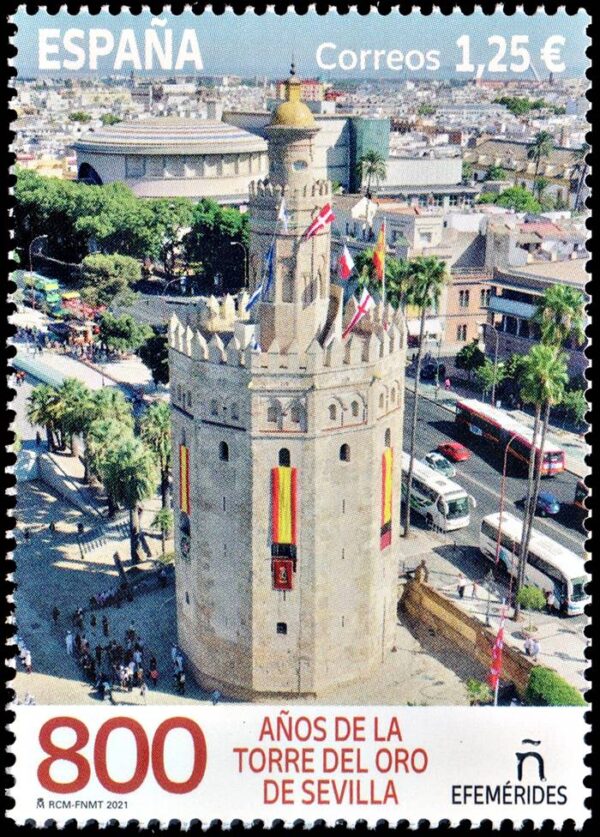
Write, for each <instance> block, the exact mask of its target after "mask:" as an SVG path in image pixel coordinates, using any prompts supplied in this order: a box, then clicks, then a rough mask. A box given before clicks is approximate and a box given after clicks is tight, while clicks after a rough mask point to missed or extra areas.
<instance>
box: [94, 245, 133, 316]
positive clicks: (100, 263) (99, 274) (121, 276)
mask: <svg viewBox="0 0 600 837" xmlns="http://www.w3.org/2000/svg"><path fill="white" fill-rule="evenodd" d="M141 278H142V269H141V267H140V263H139V262H138V261H137V259H133V258H131V256H118V255H112V256H104V255H102V254H101V253H95V254H94V255H93V256H86V257H85V258H84V260H83V278H82V282H83V286H82V288H81V295H82V297H83V298H84V300H85V301H86V302H88V303H90V305H110V304H112V303H115V302H117V303H119V304H125V305H126V304H128V302H129V301H130V297H131V292H132V290H133V287H134V285H135V284H136V283H137V282H139V281H140V279H141Z"/></svg>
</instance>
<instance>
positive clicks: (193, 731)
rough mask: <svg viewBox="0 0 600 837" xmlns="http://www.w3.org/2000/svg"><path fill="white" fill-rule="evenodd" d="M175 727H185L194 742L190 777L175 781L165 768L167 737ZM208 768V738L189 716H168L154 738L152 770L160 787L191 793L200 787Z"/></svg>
mask: <svg viewBox="0 0 600 837" xmlns="http://www.w3.org/2000/svg"><path fill="white" fill-rule="evenodd" d="M173 729H185V730H187V731H188V732H189V734H190V735H191V736H192V741H193V743H194V766H193V768H192V772H191V774H190V777H189V779H186V781H185V782H173V781H171V779H169V777H168V776H167V773H166V770H165V738H166V737H167V735H168V734H169V733H170V732H171V730H173ZM205 770H206V739H205V738H204V733H203V732H202V730H201V729H200V727H199V726H198V724H196V723H195V722H194V721H191V720H190V719H189V718H168V719H167V720H166V721H163V722H162V724H161V725H160V726H159V727H158V729H157V730H156V733H155V735H154V739H153V740H152V771H153V773H154V776H155V778H156V781H157V782H158V784H159V785H160V787H161V788H162V789H163V790H165V791H167V792H168V793H189V792H190V791H193V790H194V789H195V788H197V787H198V785H199V784H200V782H201V781H202V779H203V777H204V771H205Z"/></svg>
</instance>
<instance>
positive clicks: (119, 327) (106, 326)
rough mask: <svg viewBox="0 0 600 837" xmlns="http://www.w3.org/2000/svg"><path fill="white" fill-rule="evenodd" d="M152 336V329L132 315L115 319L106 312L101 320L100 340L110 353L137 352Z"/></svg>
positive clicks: (123, 315)
mask: <svg viewBox="0 0 600 837" xmlns="http://www.w3.org/2000/svg"><path fill="white" fill-rule="evenodd" d="M151 336H152V328H151V327H150V326H149V325H146V324H145V323H139V322H138V321H137V320H135V319H134V318H133V317H132V316H131V315H130V314H122V315H121V316H120V317H115V315H114V314H111V313H110V312H106V313H105V314H103V315H102V317H101V318H100V331H99V333H98V339H99V341H100V344H101V345H102V346H103V347H104V349H105V350H106V351H109V352H135V351H137V350H138V349H139V348H140V346H141V345H142V344H143V343H145V342H146V340H148V338H149V337H151Z"/></svg>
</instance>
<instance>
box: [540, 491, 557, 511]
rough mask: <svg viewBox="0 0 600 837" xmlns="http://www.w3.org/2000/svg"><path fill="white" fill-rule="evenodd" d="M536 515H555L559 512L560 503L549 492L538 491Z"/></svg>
mask: <svg viewBox="0 0 600 837" xmlns="http://www.w3.org/2000/svg"><path fill="white" fill-rule="evenodd" d="M535 511H536V514H539V515H540V516H541V517H546V515H555V514H558V513H559V511H560V502H559V500H558V499H557V498H556V497H555V496H554V494H552V492H550V491H540V493H539V494H538V498H537V503H536V506H535Z"/></svg>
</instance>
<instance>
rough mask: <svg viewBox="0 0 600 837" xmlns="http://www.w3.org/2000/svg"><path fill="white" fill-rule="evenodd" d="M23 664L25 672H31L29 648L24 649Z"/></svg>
mask: <svg viewBox="0 0 600 837" xmlns="http://www.w3.org/2000/svg"><path fill="white" fill-rule="evenodd" d="M23 665H24V666H25V671H26V672H27V674H31V651H30V650H29V648H26V649H25V655H24V657H23Z"/></svg>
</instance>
